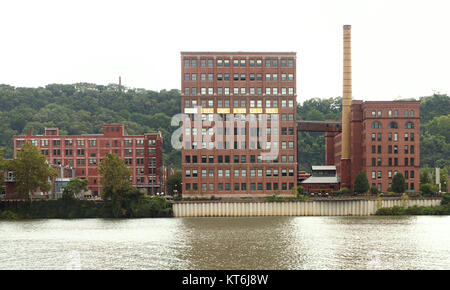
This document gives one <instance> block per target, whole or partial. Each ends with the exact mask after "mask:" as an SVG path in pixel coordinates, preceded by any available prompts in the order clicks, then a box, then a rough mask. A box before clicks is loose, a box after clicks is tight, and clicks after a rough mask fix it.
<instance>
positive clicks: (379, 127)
mask: <svg viewBox="0 0 450 290" xmlns="http://www.w3.org/2000/svg"><path fill="white" fill-rule="evenodd" d="M350 110H351V125H350V129H351V134H350V135H351V143H350V147H351V150H350V159H351V170H350V171H349V172H347V173H346V172H343V171H342V170H341V163H340V160H341V148H342V134H337V135H336V137H335V138H334V142H335V143H334V145H335V150H334V152H335V160H334V161H333V160H327V164H336V169H337V172H338V175H340V176H342V174H344V175H345V174H347V175H348V174H350V176H349V177H345V176H344V177H343V178H344V180H345V179H347V180H351V184H350V186H351V185H353V183H354V181H355V178H356V175H357V174H358V173H359V172H360V171H364V172H365V173H366V176H367V179H368V180H369V184H370V186H372V187H376V188H377V189H378V191H380V192H387V191H388V188H389V187H390V186H391V185H392V178H393V177H394V175H395V174H396V173H401V174H403V176H404V177H405V182H406V185H407V190H408V192H418V191H419V183H420V102H419V101H366V102H363V101H357V100H353V101H352V105H351V109H350ZM327 141H328V140H327ZM342 186H346V185H342ZM347 186H348V185H347Z"/></svg>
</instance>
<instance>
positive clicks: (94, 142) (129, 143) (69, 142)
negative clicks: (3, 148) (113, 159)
mask: <svg viewBox="0 0 450 290" xmlns="http://www.w3.org/2000/svg"><path fill="white" fill-rule="evenodd" d="M40 141H41V142H40V145H41V147H48V144H49V140H48V139H41V140H40ZM51 141H52V144H53V147H61V140H59V139H57V140H51ZM87 141H88V143H87V144H88V146H89V147H95V146H97V140H96V139H90V140H87ZM119 142H120V141H119V140H114V141H113V144H114V146H113V147H120V146H121V145H120V144H119ZM135 142H136V146H144V139H136V141H135ZM31 144H32V145H34V146H39V140H36V139H32V140H31ZM73 144H74V142H73V140H72V139H65V140H64V145H65V146H66V147H71V146H73ZM123 144H124V146H133V139H125V140H123ZM16 145H17V147H22V146H23V145H25V140H23V139H20V140H16ZM84 145H85V140H84V139H79V140H76V146H77V147H84ZM148 145H149V146H154V145H156V140H154V139H150V140H148ZM109 146H110V143H106V147H107V148H109Z"/></svg>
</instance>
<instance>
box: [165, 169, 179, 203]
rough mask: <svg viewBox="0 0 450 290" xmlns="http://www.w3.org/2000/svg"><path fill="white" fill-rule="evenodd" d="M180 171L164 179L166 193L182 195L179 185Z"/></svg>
mask: <svg viewBox="0 0 450 290" xmlns="http://www.w3.org/2000/svg"><path fill="white" fill-rule="evenodd" d="M181 180H182V177H181V172H176V173H175V174H172V175H171V176H169V177H167V179H166V189H167V194H171V195H173V196H175V195H177V196H178V197H180V196H181V195H182V187H181ZM175 190H176V192H175Z"/></svg>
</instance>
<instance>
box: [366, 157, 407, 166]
mask: <svg viewBox="0 0 450 290" xmlns="http://www.w3.org/2000/svg"><path fill="white" fill-rule="evenodd" d="M387 160H388V166H399V163H398V158H397V157H394V158H391V157H389V158H388V159H387ZM414 161H415V160H414V158H408V157H406V158H405V159H404V163H403V166H415V163H414ZM371 164H372V166H383V164H382V158H380V157H378V158H372V163H371Z"/></svg>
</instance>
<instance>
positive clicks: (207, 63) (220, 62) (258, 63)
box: [184, 58, 294, 68]
mask: <svg viewBox="0 0 450 290" xmlns="http://www.w3.org/2000/svg"><path fill="white" fill-rule="evenodd" d="M279 62H280V66H281V67H294V59H285V58H282V59H281V60H280V61H279ZM247 63H248V66H249V67H262V66H263V60H262V59H249V60H248V62H247V59H243V58H238V59H233V60H232V61H231V60H230V59H217V60H216V67H230V65H231V64H233V67H246V66H247ZM264 64H265V67H273V68H276V67H278V58H273V59H265V61H264ZM197 66H198V60H197V59H193V58H185V59H184V67H197ZM200 67H210V68H211V67H214V61H213V59H211V58H210V59H200Z"/></svg>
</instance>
